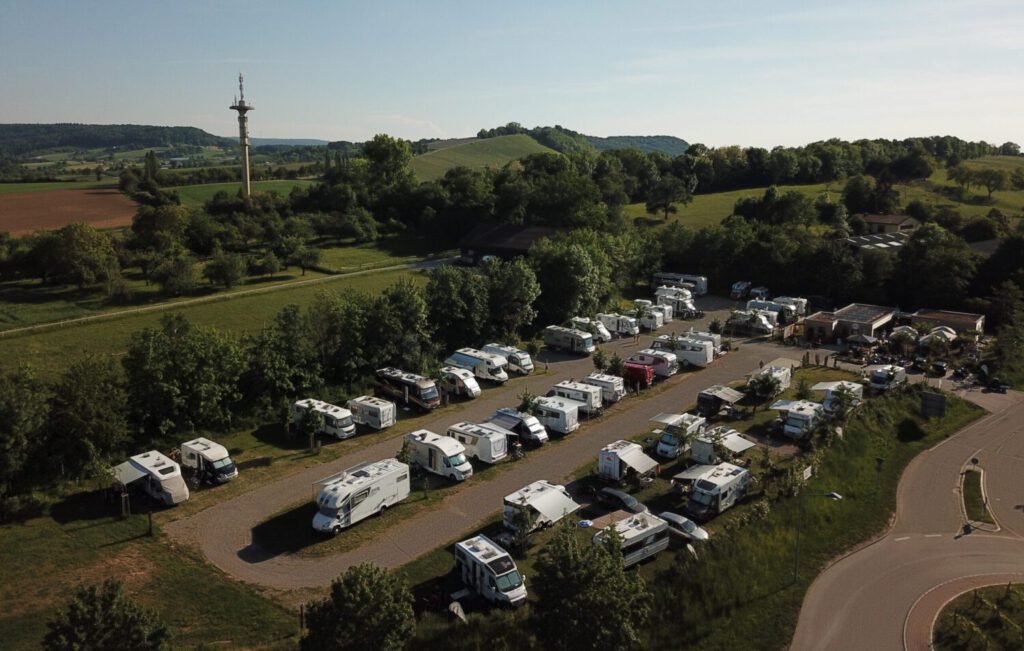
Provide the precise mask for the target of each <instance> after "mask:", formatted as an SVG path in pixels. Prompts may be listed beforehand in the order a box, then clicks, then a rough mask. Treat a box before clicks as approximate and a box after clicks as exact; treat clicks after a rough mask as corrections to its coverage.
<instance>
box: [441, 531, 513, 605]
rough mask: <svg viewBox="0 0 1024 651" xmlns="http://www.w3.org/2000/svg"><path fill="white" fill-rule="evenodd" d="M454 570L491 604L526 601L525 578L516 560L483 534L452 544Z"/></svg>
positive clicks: (509, 603) (510, 603)
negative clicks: (453, 547) (453, 549)
mask: <svg viewBox="0 0 1024 651" xmlns="http://www.w3.org/2000/svg"><path fill="white" fill-rule="evenodd" d="M455 570H456V572H457V573H458V575H459V578H460V579H462V582H463V583H465V584H466V586H468V587H469V588H470V589H471V590H473V592H475V593H477V594H478V595H480V596H481V597H482V598H483V599H485V600H486V601H489V602H490V603H492V604H495V605H498V606H519V605H521V604H524V603H526V583H525V577H523V575H522V574H520V573H519V569H518V568H517V567H516V562H515V561H514V560H512V557H511V556H509V554H508V552H507V551H505V550H504V549H502V548H501V547H499V546H498V545H497V543H495V542H494V541H492V540H491V539H490V538H488V537H487V536H485V535H483V534H479V535H477V536H474V537H472V538H470V539H469V540H463V541H462V542H459V543H455Z"/></svg>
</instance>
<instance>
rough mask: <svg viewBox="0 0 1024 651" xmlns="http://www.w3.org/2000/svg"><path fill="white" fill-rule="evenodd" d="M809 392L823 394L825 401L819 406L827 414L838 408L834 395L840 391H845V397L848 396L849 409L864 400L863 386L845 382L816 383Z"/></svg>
mask: <svg viewBox="0 0 1024 651" xmlns="http://www.w3.org/2000/svg"><path fill="white" fill-rule="evenodd" d="M811 391H824V392H825V399H824V400H822V401H821V404H822V405H823V406H824V407H825V411H828V412H833V411H835V410H836V409H837V408H838V404H837V398H836V394H837V393H839V392H840V391H846V393H847V395H849V396H850V407H855V406H857V405H859V404H860V403H861V401H862V400H863V399H864V385H863V384H857V383H856V382H847V381H846V380H839V381H838V382H818V383H817V384H815V385H814V386H813V387H811Z"/></svg>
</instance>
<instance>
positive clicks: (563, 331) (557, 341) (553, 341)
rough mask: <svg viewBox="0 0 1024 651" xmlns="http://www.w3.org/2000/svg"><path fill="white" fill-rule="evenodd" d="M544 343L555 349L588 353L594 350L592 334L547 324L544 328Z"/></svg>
mask: <svg viewBox="0 0 1024 651" xmlns="http://www.w3.org/2000/svg"><path fill="white" fill-rule="evenodd" d="M544 345H545V346H547V347H548V348H554V349H556V350H565V351H568V352H570V353H583V354H584V355H589V354H590V353H592V352H594V335H592V334H590V333H589V332H583V331H582V330H575V329H573V328H563V327H562V326H548V327H546V328H544Z"/></svg>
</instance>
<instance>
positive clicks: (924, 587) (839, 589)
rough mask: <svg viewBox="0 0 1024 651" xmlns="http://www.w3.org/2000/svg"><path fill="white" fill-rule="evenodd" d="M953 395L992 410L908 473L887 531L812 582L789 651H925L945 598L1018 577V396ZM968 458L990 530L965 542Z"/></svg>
mask: <svg viewBox="0 0 1024 651" xmlns="http://www.w3.org/2000/svg"><path fill="white" fill-rule="evenodd" d="M961 395H963V396H964V397H965V398H967V399H969V400H972V401H974V402H976V403H977V404H979V405H981V406H982V407H985V408H986V409H988V410H989V411H990V412H991V413H990V414H989V415H988V416H985V417H983V418H981V419H980V420H978V421H976V422H975V423H974V424H972V425H970V426H969V427H967V428H965V429H963V430H961V431H960V432H959V433H957V434H956V435H955V436H953V437H951V438H949V439H947V440H946V441H944V442H942V443H940V444H939V445H937V446H935V447H934V448H932V449H930V450H928V451H926V452H923V453H921V454H920V455H918V456H917V457H916V458H915V459H914V460H913V461H912V462H911V463H910V465H909V466H907V469H906V471H905V472H904V474H903V477H902V479H901V480H900V484H899V489H898V493H897V506H896V517H895V518H894V521H893V524H892V526H891V528H890V529H889V531H888V532H887V533H886V534H885V535H884V536H882V537H881V538H879V539H878V540H876V541H875V542H873V543H872V544H870V545H868V546H867V547H865V548H863V549H860V550H859V551H857V552H855V553H853V554H850V555H849V556H846V557H845V558H843V559H841V560H840V561H838V562H836V563H835V564H834V565H832V566H831V567H829V568H828V569H826V570H825V571H824V572H823V573H822V574H821V575H819V576H818V578H817V579H816V580H815V581H814V583H813V584H812V585H811V587H810V589H809V590H808V592H807V595H806V597H805V598H804V603H803V609H802V610H801V611H800V619H799V622H798V623H797V630H796V634H795V636H794V638H793V643H792V645H791V649H792V650H793V651H804V650H812V649H813V650H824V649H828V650H829V651H844V650H850V651H854V650H856V651H861V650H863V649H872V650H877V651H884V650H889V649H892V650H897V649H910V650H914V651H916V650H918V649H928V648H930V643H931V626H932V622H933V620H934V618H935V615H936V613H937V612H938V610H940V609H941V608H942V606H943V605H944V604H945V603H946V602H947V601H948V600H949V599H951V598H953V597H955V596H956V595H957V594H959V593H961V592H963V591H965V590H968V589H971V588H974V587H978V586H979V585H989V584H995V583H1005V582H1007V581H1009V580H1013V581H1022V580H1024V394H1021V393H1019V392H1013V391H1011V392H1010V393H1009V394H1003V395H1000V394H992V393H982V392H980V391H977V390H974V391H968V392H966V393H961ZM974 457H976V458H978V460H979V462H980V464H979V465H980V467H981V468H982V469H983V470H984V485H985V489H986V492H987V496H988V501H989V508H990V510H991V511H992V513H993V515H994V516H995V519H996V520H997V522H998V526H996V527H985V528H984V529H982V528H975V529H974V531H973V533H970V534H967V535H964V534H963V533H962V532H963V525H964V523H965V521H966V518H965V516H964V513H963V509H962V500H961V498H960V475H961V472H962V471H963V469H964V467H965V464H969V462H970V459H971V458H974Z"/></svg>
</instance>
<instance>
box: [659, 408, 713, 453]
mask: <svg viewBox="0 0 1024 651" xmlns="http://www.w3.org/2000/svg"><path fill="white" fill-rule="evenodd" d="M651 421H652V422H655V423H661V424H662V425H664V426H665V428H664V429H663V430H657V429H656V430H654V434H655V435H660V436H658V444H657V446H656V447H655V448H654V453H655V454H656V455H658V456H659V457H662V458H664V459H678V458H679V455H681V454H682V453H683V452H686V451H687V450H689V449H690V442H691V440H692V439H693V437H695V436H697V435H698V434H700V433H701V432H702V431H704V427H705V426H706V425H707V422H708V421H707V419H706V418H704V417H703V416H697V415H696V414H658V415H657V416H655V417H654V418H652V419H651Z"/></svg>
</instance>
